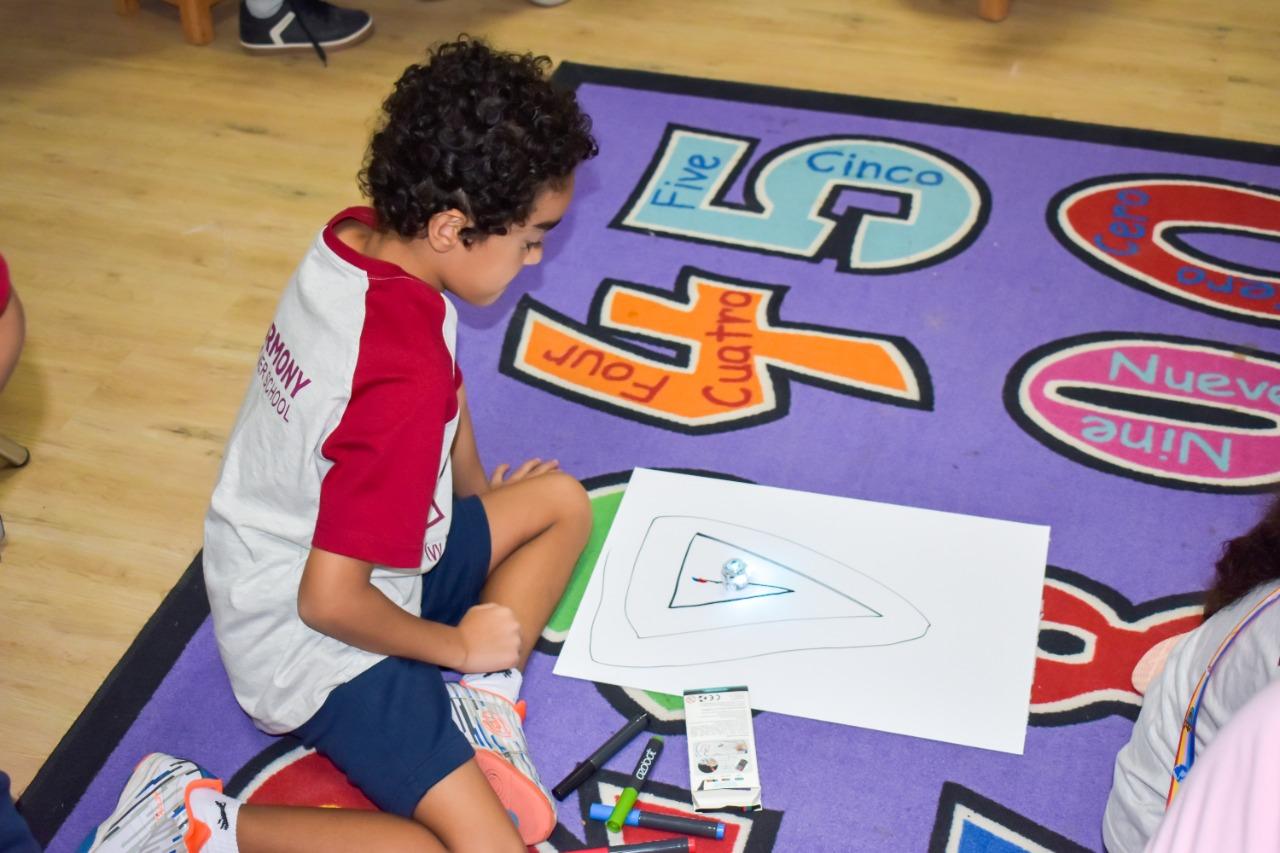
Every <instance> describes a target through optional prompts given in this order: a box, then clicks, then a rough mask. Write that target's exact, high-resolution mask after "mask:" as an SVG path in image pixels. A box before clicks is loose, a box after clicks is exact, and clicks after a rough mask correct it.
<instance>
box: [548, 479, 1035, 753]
mask: <svg viewBox="0 0 1280 853" xmlns="http://www.w3.org/2000/svg"><path fill="white" fill-rule="evenodd" d="M1048 547H1049V528H1047V527H1042V526H1037V525H1030V524H1019V523H1015V522H1009V521H998V520H994V519H987V518H978V517H975V516H966V515H957V514H954V513H943V512H935V511H931V510H922V509H914V508H909V507H901V506H893V505H890V504H881V503H874V502H870V501H859V500H854V499H851V498H839V497H830V496H826V495H816V494H811V493H806V492H795V491H789V490H785V489H776V488H770V487H766V486H754V485H748V484H743V483H734V482H729V481H726V480H718V479H713V478H706V477H694V476H689V475H683V474H671V473H667V472H661V471H651V470H646V469H637V470H636V471H635V473H634V474H633V475H632V478H631V482H630V484H629V485H628V486H627V492H626V495H625V497H624V498H623V501H622V504H621V506H620V507H619V509H618V514H617V516H616V517H615V518H614V521H613V526H612V528H611V529H610V532H609V535H608V537H607V538H606V540H605V543H604V546H603V548H602V550H601V554H600V559H599V561H598V562H597V564H596V567H595V570H594V572H593V574H592V577H591V581H590V583H589V584H588V586H587V589H586V592H585V594H584V596H583V599H582V603H581V605H580V606H579V608H578V612H577V615H576V616H575V618H574V622H573V626H572V627H571V628H570V630H569V635H568V637H567V639H566V640H565V644H564V648H563V649H562V650H561V652H560V656H559V658H558V660H557V663H556V667H555V672H556V673H557V674H559V675H564V676H571V677H576V678H586V679H590V680H593V681H601V682H605V683H608V684H616V685H620V686H624V687H635V688H642V689H646V690H656V691H660V692H663V693H670V694H675V695H680V694H681V693H683V692H684V691H685V690H686V689H697V688H702V687H708V686H715V685H723V684H745V685H747V686H748V687H749V688H750V691H751V698H752V702H753V704H754V705H755V707H757V708H759V709H761V710H766V711H776V712H778V713H783V714H793V715H795V716H800V717H810V718H813V719H817V720H828V721H831V722H837V723H844V724H847V725H854V726H865V727H867V728H874V729H880V730H883V731H889V732H897V733H900V734H907V735H914V736H917V737H924V738H931V739H934V740H942V741H948V742H951V743H959V744H965V745H968V746H977V747H983V748H986V749H994V750H999V751H1002V752H1012V753H1018V754H1021V752H1022V749H1023V742H1024V740H1025V737H1026V724H1027V711H1028V707H1029V703H1030V697H1031V679H1032V676H1033V674H1034V668H1035V650H1036V641H1037V637H1038V632H1039V624H1040V607H1041V597H1042V591H1043V586H1044V567H1045V561H1046V558H1047V555H1048ZM735 558H736V559H743V560H745V561H746V562H747V564H748V584H747V585H746V586H744V587H743V588H741V589H734V588H732V586H731V585H729V584H727V583H726V582H725V581H724V578H723V573H722V567H723V565H724V563H725V562H727V561H728V560H731V559H735Z"/></svg>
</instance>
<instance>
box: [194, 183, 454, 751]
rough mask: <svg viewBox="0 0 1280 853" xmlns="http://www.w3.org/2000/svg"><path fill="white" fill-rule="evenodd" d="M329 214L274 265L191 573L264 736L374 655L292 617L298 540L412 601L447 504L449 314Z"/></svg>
mask: <svg viewBox="0 0 1280 853" xmlns="http://www.w3.org/2000/svg"><path fill="white" fill-rule="evenodd" d="M347 219H356V220H359V221H361V222H363V223H365V224H366V225H369V226H371V227H373V226H374V225H375V221H376V220H375V217H374V213H373V211H372V210H370V209H369V208H350V209H348V210H344V211H343V212H342V213H339V214H338V215H337V216H335V217H334V218H333V219H332V220H331V221H330V222H329V224H328V225H327V226H326V227H325V228H324V230H323V231H322V232H321V233H320V235H319V236H318V237H317V238H316V240H315V243H314V244H313V245H312V246H311V249H310V250H309V251H308V252H307V254H306V256H305V257H304V258H303V259H302V263H301V264H299V266H298V269H297V270H296V271H295V272H294V274H293V277H292V278H291V279H290V281H289V285H288V287H287V288H286V289H285V291H284V295H283V296H282V297H281V299H280V305H279V307H278V308H277V309H276V315H275V319H274V321H273V322H272V324H271V327H270V328H269V329H268V331H267V335H266V339H265V341H264V342H263V345H262V350H261V352H260V353H259V356H258V365H257V370H256V372H255V375H254V378H253V380H252V381H251V382H250V385H249V390H248V392H247V393H246V394H245V398H244V402H243V403H242V404H241V407H240V413H239V415H238V416H237V418H236V423H235V426H234V427H233V429H232V431H231V437H230V439H229V440H228V442H227V449H226V456H225V458H224V459H223V463H222V471H221V473H220V475H219V477H218V484H217V486H216V487H215V488H214V492H213V499H212V502H211V505H210V507H209V512H208V515H207V516H206V518H205V528H204V576H205V583H206V585H207V587H208V590H209V603H210V608H211V610H212V612H213V623H214V632H215V634H216V635H217V638H218V648H219V650H220V652H221V654H222V661H223V663H224V664H225V666H226V668H227V673H228V674H229V675H230V676H231V686H232V688H233V689H234V691H235V694H236V699H237V700H239V702H240V705H241V706H242V707H243V708H244V709H245V711H246V712H247V713H248V714H249V715H250V716H251V717H252V718H253V719H254V721H255V722H256V723H257V725H258V727H259V728H261V729H263V730H264V731H266V732H269V733H272V734H279V733H281V732H287V731H290V730H292V729H295V728H297V727H298V726H300V725H301V724H302V723H304V722H306V721H307V720H308V719H310V717H311V716H312V715H313V714H314V713H315V712H316V711H317V710H319V708H320V706H321V705H322V704H323V703H324V700H325V697H327V696H328V695H329V692H330V691H331V690H333V688H335V687H337V686H338V685H340V684H344V683H346V682H347V681H350V680H351V679H352V678H354V677H355V676H357V675H359V674H360V673H361V672H364V671H365V670H366V669H368V668H369V667H371V666H373V665H374V664H375V663H377V662H378V661H380V660H382V659H383V656H381V655H376V654H372V653H370V652H366V651H362V650H360V649H357V648H354V647H352V646H349V645H347V644H346V643H343V642H340V641H339V640H335V639H334V638H332V637H329V636H326V635H324V634H321V633H318V632H316V631H313V630H311V629H310V628H308V627H307V626H306V625H305V624H304V623H303V622H302V620H301V619H300V618H299V617H298V585H299V583H300V581H301V578H302V569H303V566H304V564H305V563H306V559H307V555H308V553H309V552H310V550H311V547H312V546H313V545H314V546H315V547H317V548H322V549H324V550H326V551H332V552H335V553H338V554H344V555H346V556H349V557H354V558H356V559H359V560H364V561H368V562H371V563H373V564H374V571H373V578H372V580H373V583H374V585H375V586H377V587H378V588H379V589H380V590H381V591H382V592H383V593H384V594H386V596H387V597H388V598H390V599H391V600H392V601H393V602H395V603H396V604H397V605H399V606H400V607H402V608H404V609H405V610H407V611H410V612H413V613H417V612H419V608H420V603H421V597H422V575H423V573H425V572H427V571H430V569H431V567H432V566H434V565H435V564H436V562H437V561H438V560H439V559H440V556H441V554H443V553H444V544H445V537H446V536H447V535H448V532H449V523H450V518H451V515H452V512H453V473H452V469H451V467H450V463H449V451H450V449H451V448H452V446H453V438H454V434H455V432H456V430H457V425H458V394H457V389H458V387H459V386H460V385H461V381H462V378H461V374H460V373H459V371H458V367H457V363H456V360H455V358H454V351H455V350H454V342H455V339H456V333H457V313H456V311H455V310H454V307H453V305H452V304H451V303H450V302H449V301H448V300H447V299H446V298H445V297H444V296H443V295H442V294H441V293H440V292H438V291H437V290H435V289H434V288H432V287H431V286H430V285H428V284H427V283H426V282H423V281H422V280H420V279H418V278H415V277H413V276H411V275H409V274H408V273H406V272H405V271H404V270H402V269H400V267H398V266H395V265H394V264H389V263H386V262H384V261H378V260H375V259H373V258H368V257H365V256H364V255H361V254H360V253H359V252H357V251H355V250H354V249H352V248H350V247H349V246H347V245H346V244H345V243H343V242H341V241H340V240H339V239H338V237H337V236H336V234H335V233H334V228H335V227H336V226H337V225H338V224H339V223H341V222H342V221H344V220H347Z"/></svg>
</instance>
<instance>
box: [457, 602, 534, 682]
mask: <svg viewBox="0 0 1280 853" xmlns="http://www.w3.org/2000/svg"><path fill="white" fill-rule="evenodd" d="M458 632H459V634H461V636H462V650H463V651H462V665H461V666H459V667H458V672H463V673H467V672H497V671H498V670H502V669H510V668H511V667H513V666H515V665H516V662H517V661H518V660H519V659H520V623H519V622H517V621H516V616H515V614H514V613H512V612H511V608H509V607H503V606H502V605H501V604H477V605H476V606H474V607H472V608H471V609H470V610H468V611H467V612H466V613H465V614H464V615H463V617H462V621H461V622H459V623H458Z"/></svg>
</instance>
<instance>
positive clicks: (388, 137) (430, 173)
mask: <svg viewBox="0 0 1280 853" xmlns="http://www.w3.org/2000/svg"><path fill="white" fill-rule="evenodd" d="M550 65H551V60H550V59H548V58H547V57H545V56H534V55H533V54H531V53H526V54H524V55H518V54H514V53H502V52H499V51H496V50H493V49H492V48H490V47H489V46H488V45H487V44H485V43H484V42H483V41H480V40H478V39H473V38H470V37H468V36H462V37H460V38H459V39H458V40H456V41H453V42H449V43H446V44H441V45H437V46H436V47H435V48H434V49H433V50H430V51H428V53H427V60H426V61H425V62H423V63H421V64H419V65H411V66H409V67H408V68H407V69H405V72H404V74H403V75H401V77H400V79H399V80H398V81H396V87H395V91H393V92H392V93H391V95H390V96H389V97H388V98H387V99H386V101H385V102H384V103H383V105H382V111H383V116H382V119H383V121H382V125H381V127H380V128H379V130H378V131H377V132H376V133H375V134H374V135H373V139H372V140H371V141H370V143H369V151H368V154H367V155H366V157H365V163H364V167H363V168H362V169H361V170H360V178H359V180H360V188H361V190H363V191H364V193H365V195H367V196H368V197H369V198H370V200H371V201H372V202H373V207H374V209H375V210H376V211H377V213H378V218H379V220H380V222H381V223H382V225H383V227H386V228H390V229H394V230H395V231H396V232H397V233H399V234H401V235H403V236H405V237H416V236H419V235H420V234H422V232H423V231H424V230H425V229H426V226H427V222H428V220H430V218H431V217H432V216H434V215H435V214H437V213H440V212H441V211H445V210H449V209H452V208H456V209H458V210H461V211H462V212H463V213H465V214H467V216H468V217H469V218H470V219H471V223H472V224H471V226H470V227H468V228H466V229H464V230H463V232H462V238H463V240H464V241H466V242H468V243H469V242H471V241H473V240H477V239H479V240H482V239H484V238H485V237H486V236H488V235H490V234H504V233H506V229H507V226H509V225H512V224H514V223H522V222H524V221H525V220H527V219H528V217H529V214H530V211H531V210H532V209H533V204H534V199H535V197H536V196H537V194H538V191H539V190H541V189H542V188H543V187H544V186H548V185H550V186H553V187H554V186H558V185H560V184H562V183H563V182H564V181H566V180H567V179H568V178H569V176H570V175H571V174H572V173H573V170H574V169H575V168H576V167H577V165H578V164H579V163H581V162H582V161H583V160H586V159H587V158H589V157H594V156H595V154H596V151H597V148H596V142H595V139H593V138H592V136H591V119H590V117H588V116H587V115H586V114H585V113H584V112H582V110H581V108H580V107H579V106H578V102H577V100H576V99H575V98H574V96H573V93H572V92H565V91H561V90H558V89H555V88H552V86H551V84H550V82H549V81H548V80H547V77H546V70H547V69H548V68H549V67H550Z"/></svg>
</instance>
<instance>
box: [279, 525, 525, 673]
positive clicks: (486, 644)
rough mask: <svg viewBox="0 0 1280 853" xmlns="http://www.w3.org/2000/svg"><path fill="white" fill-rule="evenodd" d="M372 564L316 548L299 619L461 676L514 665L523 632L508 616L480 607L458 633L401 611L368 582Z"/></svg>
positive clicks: (372, 648)
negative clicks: (454, 671) (461, 674)
mask: <svg viewBox="0 0 1280 853" xmlns="http://www.w3.org/2000/svg"><path fill="white" fill-rule="evenodd" d="M372 572H373V566H372V564H370V563H366V562H363V561H361V560H356V559H354V558H352V557H344V556H342V555H341V554H334V553H332V552H330V551H324V550H322V549H320V548H314V547H313V548H312V549H311V553H310V555H309V556H308V557H307V564H306V567H305V568H304V569H303V572H302V583H301V584H300V585H299V587H298V616H299V617H301V619H302V621H303V622H304V623H306V624H307V626H308V627H310V628H311V629H312V630H315V631H319V632H320V633H322V634H327V635H329V636H330V637H333V638H334V639H336V640H341V641H342V642H344V643H346V644H348V645H351V646H355V647H356V648H359V649H364V650H365V651H368V652H373V653H375V654H381V655H394V656H396V657H403V658H412V659H414V660H420V661H423V662H425V663H431V664H435V665H437V666H443V667H447V668H449V669H455V670H457V671H458V672H495V671H497V670H501V669H508V668H510V667H512V666H515V664H516V662H517V660H518V659H519V655H520V626H519V624H518V623H517V622H516V618H515V615H514V614H513V613H512V612H511V610H510V609H508V608H506V607H502V606H501V605H497V604H478V605H476V606H475V607H472V608H471V609H470V610H468V611H467V612H466V614H465V615H464V616H463V617H462V621H461V622H459V623H458V626H457V627H456V628H455V627H453V626H450V625H444V624H442V623H439V622H431V621H428V620H426V619H422V618H420V617H418V616H415V615H414V614H411V613H408V612H406V611H404V610H401V609H400V608H399V607H397V606H396V605H395V604H394V603H392V601H391V599H389V598H387V597H386V596H385V595H383V594H382V591H381V590H379V589H378V588H377V587H375V586H374V585H373V584H371V583H369V577H370V575H371V574H372Z"/></svg>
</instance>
